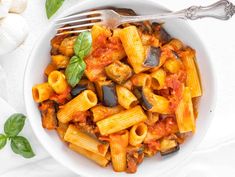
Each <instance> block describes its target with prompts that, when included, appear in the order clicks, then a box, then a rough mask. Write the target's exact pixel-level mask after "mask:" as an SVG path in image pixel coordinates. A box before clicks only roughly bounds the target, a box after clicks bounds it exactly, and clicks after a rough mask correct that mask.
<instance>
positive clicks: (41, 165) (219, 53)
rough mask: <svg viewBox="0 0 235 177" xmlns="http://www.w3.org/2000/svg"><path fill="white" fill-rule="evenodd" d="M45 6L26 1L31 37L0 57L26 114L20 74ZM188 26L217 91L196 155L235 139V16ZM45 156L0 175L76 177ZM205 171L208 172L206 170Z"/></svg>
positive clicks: (173, 5) (185, 1)
mask: <svg viewBox="0 0 235 177" xmlns="http://www.w3.org/2000/svg"><path fill="white" fill-rule="evenodd" d="M78 1H79V0H65V3H64V6H63V7H62V8H61V9H60V10H59V11H58V13H60V12H62V11H63V10H64V9H67V8H69V7H71V6H73V4H75V3H76V2H78ZM107 1H108V0H107ZM129 1H131V0H129ZM156 2H158V3H160V4H162V5H164V6H166V7H168V8H169V9H171V10H177V9H183V8H185V7H188V6H190V5H207V4H210V3H213V2H215V1H214V0H207V1H205V0H162V1H159V0H158V1H157V0H156ZM94 3H96V0H94ZM234 3H235V2H234ZM44 4H45V1H44V0H28V7H27V9H26V11H25V12H24V13H23V16H24V17H25V18H26V20H27V21H28V23H29V25H30V34H29V36H28V38H27V40H26V41H25V43H24V44H23V45H21V46H20V47H19V48H18V49H17V50H15V51H14V52H12V53H10V54H7V55H5V56H0V65H2V67H3V69H4V70H5V72H6V75H7V100H8V103H9V104H10V105H11V106H13V107H14V108H15V109H16V111H17V112H22V113H25V107H24V101H23V75H24V70H25V66H26V63H27V60H28V57H29V54H30V51H31V50H32V48H33V45H34V44H35V43H36V42H37V39H38V37H39V36H40V34H41V32H42V31H43V29H45V28H46V27H47V24H48V23H49V21H48V20H47V18H46V15H45V9H44ZM190 24H191V26H192V27H193V28H194V29H195V31H196V32H197V33H198V35H199V36H200V38H201V39H202V41H203V42H204V43H205V46H206V48H207V49H208V51H209V54H210V56H211V58H212V60H213V61H212V63H213V67H214V72H215V75H216V77H215V78H216V80H217V90H218V93H217V98H218V99H217V105H216V109H215V116H214V120H213V122H212V125H211V127H210V130H209V131H208V133H207V135H206V137H205V139H204V140H203V142H202V143H201V145H200V146H199V147H198V150H199V151H198V152H200V149H205V148H208V147H211V146H215V145H216V144H217V145H219V144H222V142H223V141H225V140H227V139H230V140H231V141H232V140H233V137H235V116H234V110H235V94H234V90H235V34H234V33H235V17H234V18H233V19H231V20H230V21H218V20H214V19H203V20H197V21H192V22H190ZM0 109H1V108H0ZM0 119H1V118H0ZM217 145H216V146H217ZM0 153H1V152H0ZM44 153H45V154H46V156H48V158H47V159H45V160H43V161H41V162H38V163H36V164H35V163H34V164H30V165H28V166H26V167H22V168H20V167H19V168H17V169H13V170H11V171H9V172H8V173H5V174H4V175H2V177H3V176H4V177H11V176H12V177H13V176H17V177H19V176H24V177H28V176H47V177H48V176H56V177H58V176H60V177H63V176H75V175H74V174H73V173H72V172H69V171H67V169H65V168H64V167H62V166H60V165H59V164H58V163H57V162H56V161H54V160H53V159H51V158H49V155H48V154H47V153H46V152H44ZM195 154H200V153H195ZM194 156H195V155H194ZM214 156H217V154H216V153H215V154H214ZM211 157H212V156H211ZM221 158H222V157H221ZM226 158H227V159H229V158H231V159H234V158H235V151H233V153H232V152H231V153H229V154H228V157H226ZM216 160H217V161H218V163H219V162H220V160H222V159H220V158H215V159H213V161H214V162H215V163H217V161H216ZM228 161H229V160H228ZM1 163H4V161H3V160H2V159H0V168H1ZM9 163H10V162H9ZM45 164H46V165H45ZM225 167H226V164H225ZM29 169H31V170H29ZM34 169H35V170H34ZM38 169H40V171H38V172H37V170H38ZM225 169H226V168H225ZM206 171H209V167H208V168H207V170H206ZM208 173H209V172H208ZM226 173H227V176H228V175H231V176H235V171H234V170H233V169H227V170H226ZM210 174H212V173H210ZM218 174H219V173H217V175H218ZM200 176H202V175H200ZM209 176H211V175H209ZM188 177H189V176H188Z"/></svg>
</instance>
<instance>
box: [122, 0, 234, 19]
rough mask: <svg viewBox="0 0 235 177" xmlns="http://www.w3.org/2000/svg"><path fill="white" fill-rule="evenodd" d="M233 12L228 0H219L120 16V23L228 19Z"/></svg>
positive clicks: (232, 6)
mask: <svg viewBox="0 0 235 177" xmlns="http://www.w3.org/2000/svg"><path fill="white" fill-rule="evenodd" d="M234 14H235V6H234V5H233V4H232V3H231V2H230V1H228V0H220V1H218V2H216V3H214V4H212V5H209V6H191V7H189V8H187V9H183V10H180V11H177V12H171V13H163V14H156V15H144V16H121V23H128V22H138V21H144V20H157V19H159V20H160V19H167V18H182V19H190V20H196V19H199V18H205V17H211V18H216V19H219V20H228V19H230V18H231V17H232V16H233V15H234Z"/></svg>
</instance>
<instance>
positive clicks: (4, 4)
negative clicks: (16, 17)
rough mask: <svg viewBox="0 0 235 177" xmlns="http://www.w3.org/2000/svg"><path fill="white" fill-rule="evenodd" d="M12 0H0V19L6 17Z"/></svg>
mask: <svg viewBox="0 0 235 177" xmlns="http://www.w3.org/2000/svg"><path fill="white" fill-rule="evenodd" d="M11 5H12V0H0V19H1V18H4V17H6V16H7V15H8V11H9V9H10V7H11Z"/></svg>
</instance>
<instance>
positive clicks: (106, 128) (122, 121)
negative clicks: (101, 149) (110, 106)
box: [96, 106, 147, 135]
mask: <svg viewBox="0 0 235 177" xmlns="http://www.w3.org/2000/svg"><path fill="white" fill-rule="evenodd" d="M146 118H147V117H146V115H145V113H144V111H143V109H142V108H141V107H140V106H135V107H134V108H131V109H128V110H125V111H122V112H120V113H117V114H114V115H112V116H109V117H107V118H106V119H103V120H101V121H98V122H97V123H96V124H97V126H98V128H99V131H100V133H101V135H108V134H111V133H116V132H118V131H121V130H124V129H126V128H129V127H131V126H132V125H135V124H138V123H140V122H143V121H145V119H146Z"/></svg>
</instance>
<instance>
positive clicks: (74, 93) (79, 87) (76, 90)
mask: <svg viewBox="0 0 235 177" xmlns="http://www.w3.org/2000/svg"><path fill="white" fill-rule="evenodd" d="M86 88H87V85H79V84H78V85H77V86H76V87H74V88H73V89H72V90H71V92H70V93H71V95H72V96H73V97H75V96H77V95H79V94H80V93H81V92H82V91H84V90H86Z"/></svg>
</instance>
